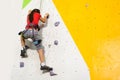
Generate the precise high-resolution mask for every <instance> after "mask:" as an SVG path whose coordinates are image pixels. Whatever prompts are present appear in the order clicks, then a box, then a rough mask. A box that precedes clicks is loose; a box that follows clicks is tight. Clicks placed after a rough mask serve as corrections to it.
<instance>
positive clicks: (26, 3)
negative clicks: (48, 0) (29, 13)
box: [22, 0, 32, 9]
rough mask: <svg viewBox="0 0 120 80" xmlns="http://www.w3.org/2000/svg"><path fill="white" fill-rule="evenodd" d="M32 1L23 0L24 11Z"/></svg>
mask: <svg viewBox="0 0 120 80" xmlns="http://www.w3.org/2000/svg"><path fill="white" fill-rule="evenodd" d="M31 1H32V0H23V4H22V9H24V8H25V7H26V6H27V5H28V4H29V3H30V2H31Z"/></svg>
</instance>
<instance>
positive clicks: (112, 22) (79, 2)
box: [53, 0, 120, 80]
mask: <svg viewBox="0 0 120 80" xmlns="http://www.w3.org/2000/svg"><path fill="white" fill-rule="evenodd" d="M53 1H54V3H55V6H56V7H57V9H58V11H59V13H60V15H61V17H62V18H63V20H64V22H65V24H66V25H67V28H68V30H69V32H70V33H71V36H72V37H73V39H74V41H75V43H76V45H77V46H78V48H79V50H80V52H81V53H82V56H83V58H84V59H85V61H86V63H87V65H88V67H89V70H90V76H91V80H120V0H73V1H71V0H53Z"/></svg>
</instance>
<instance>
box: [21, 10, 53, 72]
mask: <svg viewBox="0 0 120 80" xmlns="http://www.w3.org/2000/svg"><path fill="white" fill-rule="evenodd" d="M48 17H49V14H48V13H46V14H45V15H44V17H42V16H41V14H40V10H39V9H33V10H32V11H31V10H30V11H29V14H28V16H27V25H26V27H25V30H24V31H23V32H20V33H19V34H20V35H21V45H22V47H23V49H22V50H21V57H23V58H25V57H27V53H26V50H27V49H28V47H27V46H26V45H25V39H28V38H31V39H32V41H33V43H34V45H35V46H36V49H37V52H38V54H39V59H40V62H41V64H40V65H41V68H40V69H41V70H48V71H51V70H52V68H51V67H49V66H47V65H46V64H45V56H44V52H43V47H42V45H41V41H42V40H41V39H40V35H39V34H38V31H39V30H40V27H39V25H38V23H39V21H41V22H43V23H45V22H46V20H47V19H48Z"/></svg>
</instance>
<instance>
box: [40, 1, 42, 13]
mask: <svg viewBox="0 0 120 80" xmlns="http://www.w3.org/2000/svg"><path fill="white" fill-rule="evenodd" d="M41 9H42V0H40V11H41Z"/></svg>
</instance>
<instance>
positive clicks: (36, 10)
mask: <svg viewBox="0 0 120 80" xmlns="http://www.w3.org/2000/svg"><path fill="white" fill-rule="evenodd" d="M34 12H37V13H39V14H40V10H39V9H33V10H32V11H31V13H30V14H29V15H28V16H29V20H30V22H32V21H33V15H34Z"/></svg>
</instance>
